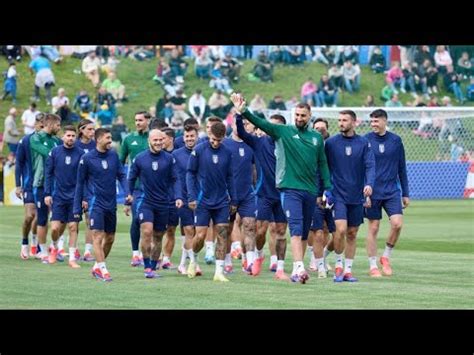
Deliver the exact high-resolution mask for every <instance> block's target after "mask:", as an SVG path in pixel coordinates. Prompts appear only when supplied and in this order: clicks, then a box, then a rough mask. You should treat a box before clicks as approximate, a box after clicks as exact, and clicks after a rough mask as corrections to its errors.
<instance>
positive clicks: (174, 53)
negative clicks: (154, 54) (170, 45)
mask: <svg viewBox="0 0 474 355" xmlns="http://www.w3.org/2000/svg"><path fill="white" fill-rule="evenodd" d="M169 65H170V68H171V71H172V73H173V75H174V76H175V77H176V78H178V77H181V79H180V80H183V81H184V79H183V78H184V75H185V74H186V69H187V68H188V63H186V62H185V61H184V60H183V58H182V57H181V56H180V55H179V52H178V50H177V49H176V48H174V49H172V50H171V52H170V60H169Z"/></svg>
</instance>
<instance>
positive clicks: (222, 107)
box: [207, 90, 233, 118]
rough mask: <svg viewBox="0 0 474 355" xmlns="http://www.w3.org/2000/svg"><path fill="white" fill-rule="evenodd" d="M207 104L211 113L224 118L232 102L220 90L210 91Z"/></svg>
mask: <svg viewBox="0 0 474 355" xmlns="http://www.w3.org/2000/svg"><path fill="white" fill-rule="evenodd" d="M207 104H208V105H209V108H210V110H211V114H212V115H214V116H217V117H220V118H224V117H226V116H227V114H228V113H229V111H230V109H231V107H233V104H232V103H231V102H230V101H229V99H228V98H227V97H225V96H224V94H223V93H222V91H221V90H216V91H214V92H213V93H212V95H211V97H210V98H209V100H208V102H207Z"/></svg>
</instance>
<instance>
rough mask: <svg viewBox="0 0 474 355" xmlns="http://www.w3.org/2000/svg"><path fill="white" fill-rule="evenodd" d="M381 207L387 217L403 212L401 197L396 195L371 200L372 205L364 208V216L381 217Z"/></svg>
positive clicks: (369, 217)
mask: <svg viewBox="0 0 474 355" xmlns="http://www.w3.org/2000/svg"><path fill="white" fill-rule="evenodd" d="M382 208H383V209H384V210H385V212H386V213H387V215H388V216H389V217H390V216H392V215H394V214H403V209H402V199H401V198H400V196H399V195H397V196H394V197H392V198H389V199H386V200H372V207H370V208H366V209H365V218H368V219H382Z"/></svg>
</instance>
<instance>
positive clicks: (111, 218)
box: [89, 207, 117, 233]
mask: <svg viewBox="0 0 474 355" xmlns="http://www.w3.org/2000/svg"><path fill="white" fill-rule="evenodd" d="M89 221H90V230H99V231H104V232H105V233H115V229H116V227H117V210H116V209H114V210H103V209H102V208H99V207H94V208H93V209H92V210H90V211H89Z"/></svg>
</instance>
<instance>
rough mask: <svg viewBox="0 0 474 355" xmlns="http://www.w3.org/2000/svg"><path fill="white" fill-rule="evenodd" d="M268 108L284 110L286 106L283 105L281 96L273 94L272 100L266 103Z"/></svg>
mask: <svg viewBox="0 0 474 355" xmlns="http://www.w3.org/2000/svg"><path fill="white" fill-rule="evenodd" d="M268 109H269V110H280V111H286V106H285V103H284V102H283V96H281V95H275V96H274V97H273V100H271V101H270V102H269V103H268Z"/></svg>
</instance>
